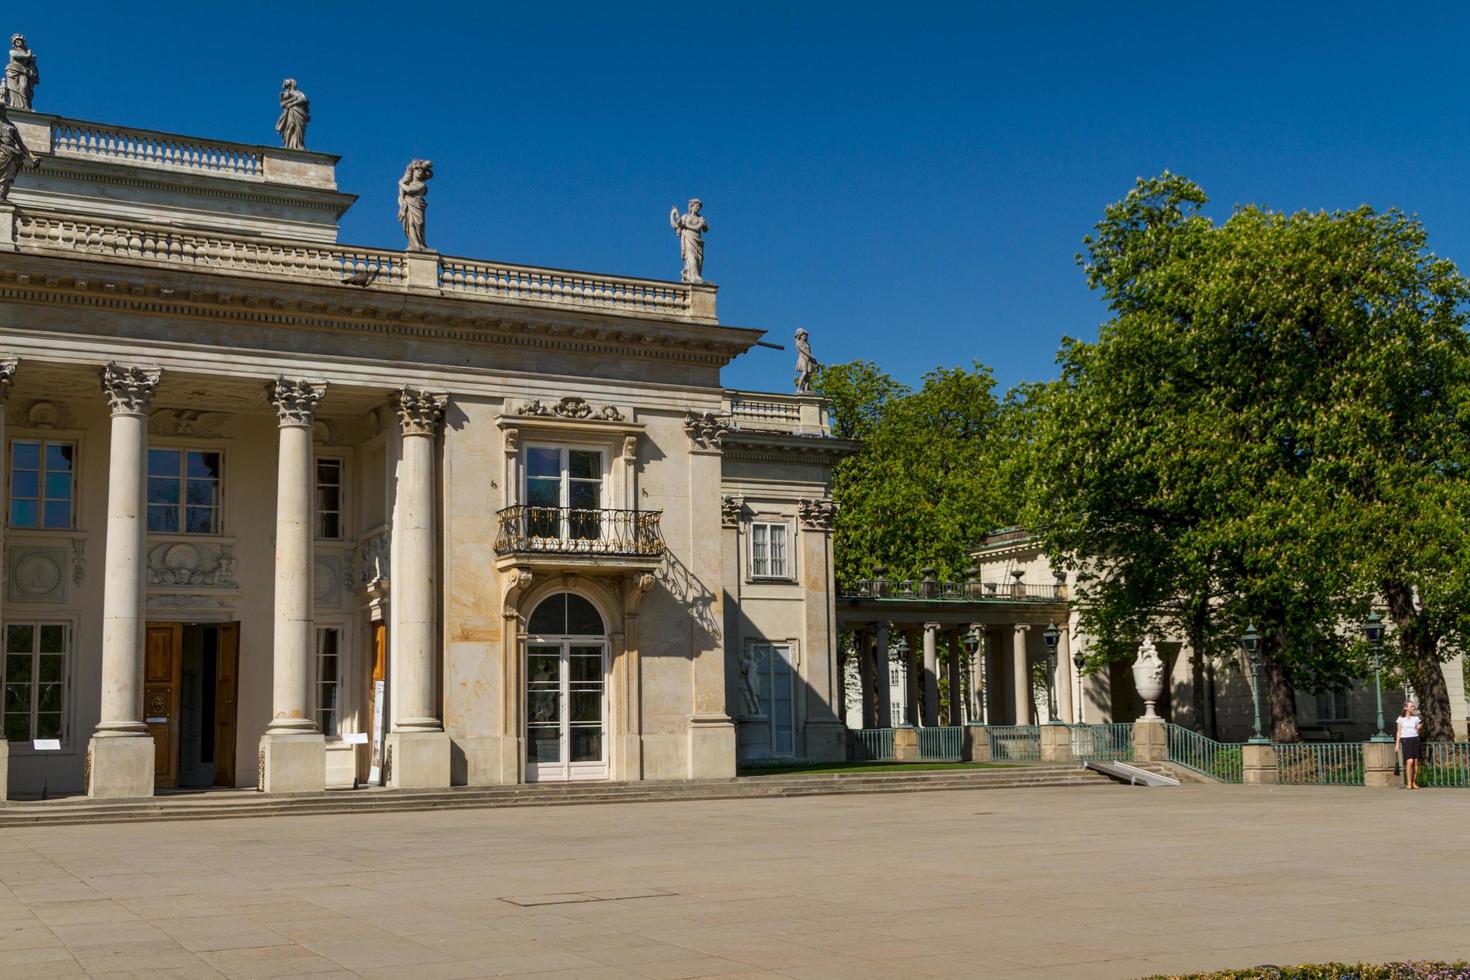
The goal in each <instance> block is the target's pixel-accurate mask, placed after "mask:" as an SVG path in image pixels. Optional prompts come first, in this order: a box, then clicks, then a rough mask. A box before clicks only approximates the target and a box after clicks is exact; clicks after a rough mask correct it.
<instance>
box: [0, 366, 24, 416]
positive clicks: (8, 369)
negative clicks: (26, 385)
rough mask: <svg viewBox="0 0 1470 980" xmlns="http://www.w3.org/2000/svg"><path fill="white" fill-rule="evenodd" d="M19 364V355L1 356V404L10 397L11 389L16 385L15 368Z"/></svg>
mask: <svg viewBox="0 0 1470 980" xmlns="http://www.w3.org/2000/svg"><path fill="white" fill-rule="evenodd" d="M19 366H20V358H18V357H0V406H3V405H4V404H5V400H6V399H8V398H9V397H10V389H11V388H12V387H13V386H14V385H15V369H16V368H17V367H19Z"/></svg>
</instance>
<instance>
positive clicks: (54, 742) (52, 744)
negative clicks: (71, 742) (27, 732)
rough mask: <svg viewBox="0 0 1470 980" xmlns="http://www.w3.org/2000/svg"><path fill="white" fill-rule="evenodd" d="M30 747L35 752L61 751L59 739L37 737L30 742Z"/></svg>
mask: <svg viewBox="0 0 1470 980" xmlns="http://www.w3.org/2000/svg"><path fill="white" fill-rule="evenodd" d="M31 747H32V748H34V749H35V750H36V751H37V752H59V751H61V739H59V738H38V739H36V740H35V741H33V742H32V743H31Z"/></svg>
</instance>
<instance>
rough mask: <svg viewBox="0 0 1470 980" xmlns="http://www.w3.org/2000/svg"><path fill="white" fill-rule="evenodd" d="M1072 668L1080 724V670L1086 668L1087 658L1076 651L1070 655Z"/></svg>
mask: <svg viewBox="0 0 1470 980" xmlns="http://www.w3.org/2000/svg"><path fill="white" fill-rule="evenodd" d="M1072 666H1073V667H1076V668H1077V724H1079V725H1080V724H1082V668H1083V667H1086V666H1087V656H1086V655H1085V654H1084V653H1083V652H1082V651H1081V650H1078V651H1077V652H1076V653H1074V654H1072Z"/></svg>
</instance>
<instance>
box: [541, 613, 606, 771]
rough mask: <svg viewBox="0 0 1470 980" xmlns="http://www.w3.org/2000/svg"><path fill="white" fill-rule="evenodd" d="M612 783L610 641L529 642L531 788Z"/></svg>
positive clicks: (565, 639) (566, 639)
mask: <svg viewBox="0 0 1470 980" xmlns="http://www.w3.org/2000/svg"><path fill="white" fill-rule="evenodd" d="M606 778H607V643H606V641H604V640H598V639H591V638H588V637H532V638H529V639H527V641H526V780H527V782H550V781H566V780H573V779H606Z"/></svg>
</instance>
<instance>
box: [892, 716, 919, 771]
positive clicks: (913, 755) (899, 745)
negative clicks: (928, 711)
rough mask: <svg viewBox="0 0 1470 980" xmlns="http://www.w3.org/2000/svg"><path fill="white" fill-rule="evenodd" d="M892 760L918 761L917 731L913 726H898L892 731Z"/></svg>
mask: <svg viewBox="0 0 1470 980" xmlns="http://www.w3.org/2000/svg"><path fill="white" fill-rule="evenodd" d="M893 759H894V761H895V762H917V761H918V759H919V730H918V729H917V728H915V727H914V726H913V725H899V726H898V727H897V728H895V729H894V730H893Z"/></svg>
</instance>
